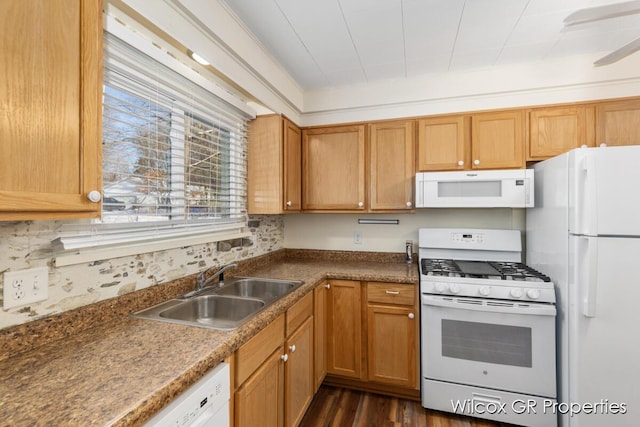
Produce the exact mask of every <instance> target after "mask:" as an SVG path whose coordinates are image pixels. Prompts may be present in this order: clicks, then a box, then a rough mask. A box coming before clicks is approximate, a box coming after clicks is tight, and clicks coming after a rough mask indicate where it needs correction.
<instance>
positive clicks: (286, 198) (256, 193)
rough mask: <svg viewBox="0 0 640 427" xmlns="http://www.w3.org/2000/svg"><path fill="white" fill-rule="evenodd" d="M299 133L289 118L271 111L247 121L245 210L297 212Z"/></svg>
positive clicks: (275, 212) (299, 166) (299, 202)
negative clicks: (273, 113)
mask: <svg viewBox="0 0 640 427" xmlns="http://www.w3.org/2000/svg"><path fill="white" fill-rule="evenodd" d="M300 144H301V133H300V129H299V128H298V127H297V126H296V125H295V124H293V123H292V122H291V121H290V120H288V119H285V118H283V117H281V116H277V115H270V116H260V117H257V118H255V119H254V120H252V121H251V123H250V124H249V140H248V147H247V151H248V183H247V210H248V212H249V213H250V214H280V213H285V212H299V211H300V208H301V206H302V203H301V196H302V194H301V175H300V173H301V169H300V168H301V164H302V160H301V154H302V153H301V146H300Z"/></svg>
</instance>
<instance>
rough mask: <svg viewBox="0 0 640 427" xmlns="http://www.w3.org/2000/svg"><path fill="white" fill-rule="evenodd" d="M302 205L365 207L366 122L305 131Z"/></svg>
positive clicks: (324, 207)
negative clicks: (364, 123)
mask: <svg viewBox="0 0 640 427" xmlns="http://www.w3.org/2000/svg"><path fill="white" fill-rule="evenodd" d="M302 170H303V174H302V189H303V190H302V191H303V192H302V208H303V209H305V210H352V211H353V210H364V209H365V207H366V198H365V125H357V126H335V127H327V128H312V129H305V130H304V131H303V132H302Z"/></svg>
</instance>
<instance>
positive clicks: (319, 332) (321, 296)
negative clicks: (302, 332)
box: [313, 282, 331, 393]
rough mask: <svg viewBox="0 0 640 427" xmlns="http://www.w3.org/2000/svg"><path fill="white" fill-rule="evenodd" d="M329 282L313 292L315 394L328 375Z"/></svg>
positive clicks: (317, 287) (323, 283)
mask: <svg viewBox="0 0 640 427" xmlns="http://www.w3.org/2000/svg"><path fill="white" fill-rule="evenodd" d="M330 287H331V285H329V284H328V283H327V282H322V283H321V284H320V285H318V286H316V288H315V289H314V290H313V339H314V363H313V364H314V366H313V370H314V381H313V390H314V393H315V392H317V391H318V389H319V388H320V385H321V384H322V381H324V377H325V376H326V375H327V346H326V342H327V316H326V312H327V294H328V292H329V288H330Z"/></svg>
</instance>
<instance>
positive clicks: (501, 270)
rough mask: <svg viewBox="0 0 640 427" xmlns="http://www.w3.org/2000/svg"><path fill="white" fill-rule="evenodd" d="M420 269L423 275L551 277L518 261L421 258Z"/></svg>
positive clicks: (531, 279) (544, 279)
mask: <svg viewBox="0 0 640 427" xmlns="http://www.w3.org/2000/svg"><path fill="white" fill-rule="evenodd" d="M420 269H421V270H420V271H421V273H422V274H423V275H425V276H440V277H466V278H478V279H494V280H519V281H527V282H550V281H551V279H549V277H547V276H545V275H544V274H542V273H540V272H539V271H537V270H534V269H533V268H531V267H529V266H527V265H525V264H522V263H520V262H506V261H466V260H453V259H422V260H420Z"/></svg>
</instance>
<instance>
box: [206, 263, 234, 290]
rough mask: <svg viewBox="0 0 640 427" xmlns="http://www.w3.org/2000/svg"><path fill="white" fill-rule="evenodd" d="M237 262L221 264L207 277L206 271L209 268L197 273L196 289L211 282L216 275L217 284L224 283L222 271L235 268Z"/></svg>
mask: <svg viewBox="0 0 640 427" xmlns="http://www.w3.org/2000/svg"><path fill="white" fill-rule="evenodd" d="M237 267H238V264H236V263H232V264H227V265H223V266H222V267H221V268H220V269H219V270H218V271H217V272H216V273H214V274H212V275H211V276H210V277H209V278H206V276H207V273H208V272H209V270H211V268H208V269H206V270H204V271H203V272H202V273H200V274H198V278H197V279H196V291H200V290H202V289H204V287H205V286H207V285H208V284H209V283H210V282H212V281H213V280H214V279H215V278H216V277H218V278H219V279H218V286H222V285H224V272H225V270H227V269H229V268H237Z"/></svg>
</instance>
